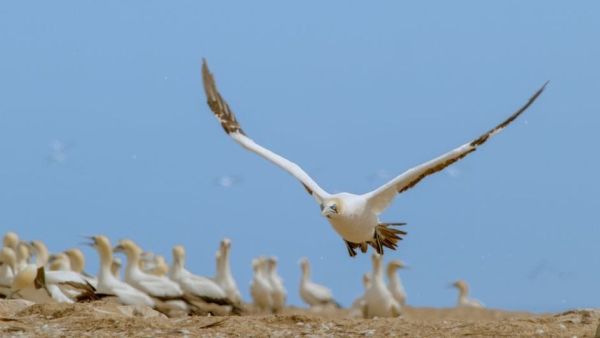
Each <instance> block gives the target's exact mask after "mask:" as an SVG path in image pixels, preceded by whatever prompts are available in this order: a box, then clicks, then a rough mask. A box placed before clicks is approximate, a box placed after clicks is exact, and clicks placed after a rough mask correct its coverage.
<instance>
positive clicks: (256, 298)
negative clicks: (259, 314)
mask: <svg viewBox="0 0 600 338" xmlns="http://www.w3.org/2000/svg"><path fill="white" fill-rule="evenodd" d="M265 263H266V261H265V258H264V257H258V258H255V259H253V260H252V270H253V271H254V277H253V278H252V282H251V283H250V295H251V296H252V300H253V302H254V305H255V306H256V307H257V308H258V309H259V310H261V311H269V310H270V309H271V308H272V304H273V301H272V299H271V295H272V291H271V284H270V283H269V279H268V277H267V275H266V269H265Z"/></svg>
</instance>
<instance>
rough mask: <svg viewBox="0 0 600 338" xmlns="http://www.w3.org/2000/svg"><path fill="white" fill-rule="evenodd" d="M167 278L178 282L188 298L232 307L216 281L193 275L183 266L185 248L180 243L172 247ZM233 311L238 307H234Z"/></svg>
mask: <svg viewBox="0 0 600 338" xmlns="http://www.w3.org/2000/svg"><path fill="white" fill-rule="evenodd" d="M169 278H171V280H173V281H175V282H176V283H177V284H179V286H180V287H181V289H182V290H183V292H184V294H185V295H186V296H187V297H188V299H191V300H200V301H202V302H204V303H208V304H216V305H228V306H232V309H233V303H232V302H231V301H230V300H229V298H227V294H226V293H225V291H224V290H223V289H222V288H221V287H220V286H219V285H218V284H217V283H216V282H214V281H213V280H211V279H209V278H206V277H202V276H198V275H194V274H193V273H191V272H189V271H188V270H187V269H186V268H185V248H184V247H183V246H182V245H176V246H175V247H173V265H172V266H171V268H170V269H169ZM235 311H236V312H237V311H239V309H238V308H237V307H236V308H235Z"/></svg>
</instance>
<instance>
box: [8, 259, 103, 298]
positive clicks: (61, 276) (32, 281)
mask: <svg viewBox="0 0 600 338" xmlns="http://www.w3.org/2000/svg"><path fill="white" fill-rule="evenodd" d="M15 296H16V297H20V298H23V299H26V300H29V301H32V302H35V303H56V302H58V303H73V302H75V301H88V300H94V299H97V297H96V289H94V287H93V286H91V285H90V284H89V283H87V282H86V281H85V280H84V279H83V278H81V276H79V274H76V273H74V272H73V271H46V270H45V269H44V267H39V268H38V267H36V266H35V264H28V265H27V266H26V267H25V268H23V269H22V270H21V271H20V272H19V273H18V274H17V275H16V276H15V278H14V280H13V285H12V297H15Z"/></svg>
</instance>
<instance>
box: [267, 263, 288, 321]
mask: <svg viewBox="0 0 600 338" xmlns="http://www.w3.org/2000/svg"><path fill="white" fill-rule="evenodd" d="M265 266H266V277H267V280H268V281H269V286H270V289H271V311H272V312H274V313H277V312H279V311H281V310H283V308H284V307H285V300H286V298H287V290H286V289H285V287H284V286H283V280H282V279H281V277H280V276H279V274H278V273H277V259H276V258H275V257H269V258H267V259H266V263H265Z"/></svg>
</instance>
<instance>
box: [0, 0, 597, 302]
mask: <svg viewBox="0 0 600 338" xmlns="http://www.w3.org/2000/svg"><path fill="white" fill-rule="evenodd" d="M599 17H600V3H598V2H597V1H578V2H564V1H497V2H494V3H492V2H488V1H486V2H482V1H459V2H448V1H420V2H413V3H411V4H408V3H405V2H399V1H381V2H378V3H373V2H371V3H368V4H367V3H366V2H362V1H327V2H324V1H312V2H311V1H309V2H306V1H304V2H301V3H291V2H281V1H252V2H251V1H239V2H234V1H218V2H214V3H212V4H211V3H201V2H199V1H177V2H167V1H127V2H123V1H102V2H97V1H71V2H55V1H52V2H49V1H34V2H23V1H18V2H17V1H13V2H10V3H9V2H5V3H3V4H2V5H1V6H0V55H1V56H0V60H1V62H0V74H1V76H0V93H2V94H1V99H0V158H1V159H0V230H2V232H4V231H6V230H9V229H11V230H14V231H17V232H18V233H19V234H20V235H21V236H22V237H24V238H25V239H43V240H45V241H46V242H47V244H48V246H49V248H50V249H51V250H52V251H59V250H63V249H66V248H68V247H71V246H76V245H77V244H78V243H79V242H80V241H81V235H86V234H99V233H102V234H106V235H107V236H109V237H110V238H111V239H112V240H113V241H116V240H118V239H120V238H126V237H129V238H132V239H134V240H136V241H137V242H138V243H139V244H140V245H141V246H142V247H143V248H145V249H147V250H150V251H155V252H158V253H161V254H164V255H166V256H167V258H168V260H169V261H170V259H171V257H170V251H171V247H172V246H173V245H175V244H183V245H185V246H186V247H187V250H188V259H189V264H188V265H189V268H190V269H191V270H193V271H195V272H198V273H202V274H207V275H212V274H213V272H214V252H215V250H216V249H217V247H218V242H219V240H220V239H221V238H223V237H226V236H227V237H230V238H231V239H232V242H233V252H232V265H233V272H234V275H235V277H236V279H237V282H238V284H239V286H240V288H241V289H242V291H243V294H244V296H245V298H246V299H249V293H248V285H249V284H248V283H249V281H250V280H251V267H250V261H251V259H252V258H253V257H255V256H257V255H264V254H268V255H275V256H277V257H279V261H280V265H281V266H280V274H281V275H282V277H283V278H284V280H285V283H286V286H287V288H288V291H289V301H290V303H291V304H296V305H299V304H301V301H300V298H299V295H298V285H299V283H298V282H299V278H300V269H299V266H298V259H299V258H300V257H302V256H306V257H308V258H309V259H310V260H311V262H312V265H313V277H314V280H316V281H318V282H321V283H324V284H326V285H328V286H329V287H331V288H332V289H333V292H334V294H335V295H336V297H337V298H338V299H339V301H340V302H341V303H343V304H345V305H349V304H350V303H351V302H352V300H353V299H354V298H355V297H356V296H358V295H359V294H360V293H361V292H362V286H361V283H360V276H361V275H362V273H363V272H365V271H367V270H369V269H370V256H367V255H362V256H359V257H357V258H355V259H351V258H349V257H348V255H347V253H346V249H345V247H344V244H343V242H342V240H341V239H340V238H339V237H338V236H337V234H336V233H335V232H334V231H333V229H332V228H331V227H330V226H329V224H328V223H327V221H326V220H325V219H324V218H322V217H321V216H320V214H319V208H318V206H317V205H316V204H315V203H314V201H313V200H312V198H310V197H309V196H308V195H307V194H306V192H305V191H304V189H303V188H302V186H301V185H300V184H299V183H298V182H297V181H296V180H294V179H293V178H292V177H291V176H289V175H288V174H286V173H285V172H283V171H282V170H280V169H279V168H277V167H275V166H273V165H272V164H270V163H268V162H266V161H265V160H263V159H261V158H259V157H258V156H256V155H255V154H252V153H249V152H247V151H245V150H243V149H242V148H241V147H239V146H238V145H237V144H236V143H235V142H233V141H232V140H231V139H229V138H228V137H227V136H226V135H225V134H224V133H223V131H222V129H221V127H220V126H219V124H218V123H217V121H216V120H215V118H214V117H213V116H212V115H211V113H210V112H209V109H208V107H207V106H206V104H205V97H204V93H203V90H202V83H201V78H200V64H201V59H202V58H203V57H206V58H207V60H208V61H209V64H210V66H211V69H212V71H213V72H214V74H215V76H216V79H217V83H218V85H219V87H220V90H221V92H222V93H223V95H224V96H225V98H226V99H227V100H228V101H229V103H230V105H231V106H232V108H233V109H234V111H235V112H236V113H237V115H238V118H239V120H240V122H241V123H242V126H243V127H244V130H245V131H246V132H247V133H248V134H249V135H250V136H251V137H252V138H254V139H255V140H256V141H257V142H259V143H261V144H263V145H264V146H267V147H269V148H271V149H272V150H274V151H276V152H279V153H280V154H282V155H283V156H286V157H288V158H290V159H292V160H293V161H295V162H297V163H299V164H301V165H302V166H303V167H304V169H305V170H307V171H308V172H309V173H310V174H311V175H312V176H313V177H314V178H315V179H316V181H317V182H319V183H320V184H321V185H322V186H323V187H324V188H325V189H327V190H329V191H332V192H340V191H350V192H355V193H362V192H366V191H369V190H371V189H373V188H375V187H377V186H378V185H380V184H382V183H384V182H385V181H386V179H389V178H391V177H392V176H394V175H396V174H399V173H400V172H402V171H404V170H406V169H408V168H410V167H411V166H413V165H416V164H419V163H421V162H423V161H426V160H429V159H431V158H433V157H434V156H437V155H439V154H441V153H443V152H445V151H447V150H450V149H452V148H453V147H455V146H458V145H460V144H462V143H464V142H466V141H468V140H470V139H472V138H474V137H475V136H478V135H479V134H481V133H482V132H484V131H486V130H487V129H489V128H491V127H492V126H494V125H495V124H496V123H498V122H500V121H501V120H502V119H504V118H505V117H507V116H508V115H509V114H510V113H512V112H513V111H514V110H515V109H516V108H517V107H519V106H520V105H521V104H523V103H524V102H525V101H526V99H527V98H528V97H529V96H530V95H531V94H532V93H533V92H534V91H535V90H536V89H537V88H539V86H541V85H542V84H543V83H544V82H545V81H546V80H550V81H551V82H550V84H549V86H548V88H547V90H546V91H545V92H544V94H543V95H542V96H541V97H540V98H539V100H538V101H537V102H536V103H535V104H534V105H533V106H532V107H531V108H530V110H529V111H527V112H526V113H525V115H523V116H522V118H520V119H519V120H517V121H516V122H515V123H514V124H513V125H511V126H510V127H509V128H508V129H507V130H505V131H504V132H503V133H502V134H500V135H498V136H497V137H495V138H494V139H493V140H491V141H490V142H488V143H487V144H485V145H484V146H483V147H482V148H481V149H480V150H479V151H477V152H475V153H474V154H472V155H471V156H469V157H468V158H466V159H465V160H463V161H461V162H459V163H458V164H456V165H454V166H453V167H451V168H449V169H448V170H445V171H444V172H442V173H439V174H437V175H436V176H432V177H429V178H427V179H426V180H424V181H422V183H420V184H419V185H418V186H417V187H415V188H414V189H412V190H410V191H408V192H406V193H405V194H402V195H400V196H399V197H398V198H397V199H396V201H395V203H394V204H393V205H392V206H391V207H390V208H389V209H388V210H387V211H386V212H385V213H384V214H383V215H382V219H383V220H385V221H406V222H408V226H407V227H406V230H407V231H408V232H409V234H408V236H407V237H406V240H405V241H403V242H402V243H401V245H400V248H399V250H398V251H397V252H389V253H388V254H386V256H385V259H386V260H389V259H391V258H400V259H402V260H404V261H405V262H406V264H408V265H410V266H411V267H412V269H411V270H407V271H402V273H401V277H402V279H403V281H404V283H405V286H406V289H407V291H408V303H409V304H412V305H416V306H435V307H442V306H450V305H452V304H453V303H454V301H455V297H456V293H455V292H454V291H453V290H450V289H448V287H447V285H448V283H450V282H451V281H453V280H455V279H458V278H463V279H465V280H467V281H469V282H470V284H471V289H472V295H473V296H474V297H476V298H479V299H481V300H482V301H483V302H484V303H486V304H487V305H488V306H490V307H494V308H504V309H519V310H531V311H558V310H563V309H568V308H574V307H594V306H600V299H599V298H597V294H598V290H597V287H598V285H599V282H600V269H598V267H599V266H600V254H599V253H598V239H599V238H600V227H599V221H598V208H599V207H600V184H599V181H598V179H597V173H598V172H599V170H600V161H599V159H598V150H597V147H598V145H599V144H600V142H599V137H598V130H599V128H600V100H599V99H598V94H599V93H600V61H598V60H600V44H599V43H598V36H600V20H598V18H599ZM228 178H229V179H231V180H232V181H233V183H234V184H233V185H231V186H229V187H226V186H227V184H222V183H224V182H222V181H227V179H228ZM84 250H85V252H86V253H87V260H88V268H87V269H88V270H90V271H91V272H95V271H96V269H97V256H96V255H95V253H94V252H93V251H91V250H90V249H89V248H84Z"/></svg>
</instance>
